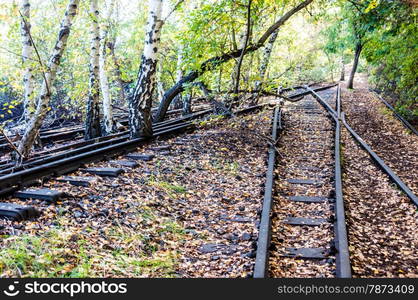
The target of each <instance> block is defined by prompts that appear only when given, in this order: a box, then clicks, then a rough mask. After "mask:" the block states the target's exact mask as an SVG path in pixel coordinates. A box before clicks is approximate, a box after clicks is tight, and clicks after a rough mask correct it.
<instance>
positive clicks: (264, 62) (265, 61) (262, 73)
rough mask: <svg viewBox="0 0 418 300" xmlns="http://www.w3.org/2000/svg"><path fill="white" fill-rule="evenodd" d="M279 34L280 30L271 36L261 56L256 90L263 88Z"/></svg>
mask: <svg viewBox="0 0 418 300" xmlns="http://www.w3.org/2000/svg"><path fill="white" fill-rule="evenodd" d="M278 35H279V30H276V31H275V32H273V34H272V35H271V36H270V38H269V40H268V42H267V45H266V46H265V47H264V51H263V56H262V58H261V62H260V67H259V68H258V74H259V80H257V81H256V82H255V87H254V89H255V90H256V91H258V90H261V86H262V84H263V82H264V78H265V77H266V72H267V68H268V65H269V62H270V57H271V52H272V51H273V47H274V43H275V42H276V40H277V36H278Z"/></svg>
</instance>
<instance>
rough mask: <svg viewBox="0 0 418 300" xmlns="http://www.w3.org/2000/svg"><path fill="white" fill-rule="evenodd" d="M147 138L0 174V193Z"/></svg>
mask: <svg viewBox="0 0 418 300" xmlns="http://www.w3.org/2000/svg"><path fill="white" fill-rule="evenodd" d="M265 105H267V104H260V105H257V106H253V107H249V108H245V109H242V110H239V111H237V112H236V114H237V115H240V114H243V113H246V112H249V111H253V110H257V109H260V108H262V107H264V106H265ZM194 128H195V124H194V123H193V122H192V121H187V122H185V123H184V124H180V125H175V126H170V127H163V128H160V129H158V130H157V131H156V132H155V133H154V136H153V138H155V137H159V136H167V135H171V134H175V133H179V132H183V131H185V130H189V129H194ZM148 140H150V139H145V138H137V139H132V140H125V141H121V142H119V143H115V144H112V145H106V146H104V147H100V148H98V149H94V150H92V151H87V152H81V153H76V154H75V155H72V156H70V157H63V158H61V159H58V160H53V161H45V162H44V163H43V164H42V165H39V166H35V167H32V168H29V169H26V170H21V171H18V172H15V173H12V174H9V175H5V176H2V177H0V195H7V194H10V193H12V192H14V191H16V190H17V189H18V188H19V187H20V186H25V185H29V184H31V183H32V182H33V181H34V180H36V179H39V178H42V177H46V176H58V175H63V174H66V173H69V172H72V171H75V170H77V169H78V168H79V167H80V166H81V165H83V164H86V163H91V162H96V161H100V160H102V159H104V158H110V157H113V156H116V155H120V154H124V153H128V152H130V151H133V150H134V149H136V148H137V146H138V145H140V144H141V143H143V142H146V141H148Z"/></svg>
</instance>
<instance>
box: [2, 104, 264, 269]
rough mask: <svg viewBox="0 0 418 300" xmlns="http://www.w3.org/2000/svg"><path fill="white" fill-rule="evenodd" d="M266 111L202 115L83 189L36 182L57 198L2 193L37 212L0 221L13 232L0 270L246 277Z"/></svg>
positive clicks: (257, 200) (104, 164)
mask: <svg viewBox="0 0 418 300" xmlns="http://www.w3.org/2000/svg"><path fill="white" fill-rule="evenodd" d="M271 113H272V111H271V110H269V109H267V110H265V111H262V112H261V113H259V114H250V115H247V116H244V117H242V118H241V117H240V118H233V119H229V120H220V121H216V120H215V121H209V122H208V121H202V122H201V123H200V125H201V126H202V128H201V129H198V130H196V131H195V132H194V133H193V134H187V135H180V136H177V137H173V138H170V139H166V140H164V141H162V140H156V141H154V142H153V143H152V144H143V145H140V146H139V147H138V148H137V149H136V150H137V151H138V152H141V153H154V154H155V155H156V156H155V158H154V159H153V160H152V161H148V162H139V166H138V167H137V168H133V169H129V168H127V170H126V172H125V173H123V174H121V175H120V176H118V177H116V178H110V177H98V176H93V177H95V179H96V182H95V183H94V184H93V185H91V186H90V187H77V186H72V185H70V184H68V183H62V182H58V181H55V180H51V181H49V182H45V183H44V184H43V187H46V188H58V189H60V190H62V191H65V192H66V193H67V195H68V196H67V197H66V198H63V199H62V201H60V202H59V203H56V204H50V205H48V204H47V203H45V202H42V201H39V200H26V201H22V200H18V199H16V198H10V199H9V200H8V201H12V202H16V203H21V204H25V205H34V206H36V207H38V208H39V209H40V210H42V211H43V214H42V216H41V217H40V218H39V219H38V220H36V221H35V220H32V221H25V222H20V223H16V222H10V221H8V222H4V223H3V224H4V225H5V229H4V230H3V232H2V234H11V235H13V236H11V237H9V238H7V239H3V240H2V241H1V246H2V247H1V249H2V250H0V258H1V260H2V262H3V265H2V269H1V272H2V276H6V277H11V276H41V277H45V276H47V277H48V276H59V277H60V276H75V277H78V276H105V277H107V276H109V277H132V276H141V277H149V276H152V277H157V276H158V277H246V276H249V275H250V274H251V272H252V269H253V264H254V256H255V255H254V253H255V252H254V250H255V244H256V238H257V235H258V233H257V224H258V222H259V213H258V212H259V211H260V209H261V199H262V187H263V177H264V173H265V166H264V161H265V149H266V144H267V143H266V138H268V136H269V130H270V116H271ZM264 137H265V138H264ZM159 146H166V147H167V146H169V147H170V150H169V153H163V152H160V151H157V150H155V149H156V147H159ZM153 149H154V150H153ZM116 159H118V160H119V159H122V157H117V158H116ZM93 166H94V167H108V166H109V163H108V162H105V161H104V162H100V163H94V164H88V165H87V166H86V167H93ZM82 174H83V173H81V172H80V171H76V172H74V173H71V174H69V175H73V176H79V175H82ZM50 253H51V254H50ZM34 255H35V256H34ZM19 272H20V273H19Z"/></svg>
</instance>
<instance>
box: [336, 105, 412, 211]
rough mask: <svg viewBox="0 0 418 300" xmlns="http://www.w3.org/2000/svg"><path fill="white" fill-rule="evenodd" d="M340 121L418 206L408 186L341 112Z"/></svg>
mask: <svg viewBox="0 0 418 300" xmlns="http://www.w3.org/2000/svg"><path fill="white" fill-rule="evenodd" d="M341 119H342V122H343V124H344V126H345V128H347V130H348V131H349V132H350V134H351V135H352V136H353V138H354V139H355V140H356V141H357V142H358V143H359V144H360V146H361V147H362V148H363V149H364V150H366V151H367V153H369V155H370V156H371V157H372V158H373V160H374V161H375V162H376V163H377V164H378V165H379V167H380V168H381V169H382V170H383V171H384V172H385V173H386V174H387V175H388V176H389V177H390V178H391V179H392V181H394V182H395V183H396V185H397V186H398V187H399V188H400V189H401V190H402V191H403V192H404V193H405V194H406V195H407V196H408V198H409V199H411V201H412V203H414V204H415V205H416V206H418V197H417V196H416V195H415V194H414V193H413V192H412V191H411V190H410V189H409V187H408V186H407V185H406V184H405V183H404V182H403V181H402V180H401V179H400V178H399V177H398V175H396V174H395V172H393V170H392V169H391V168H390V167H389V166H388V165H386V163H385V162H384V161H383V159H381V158H380V157H379V156H378V155H377V154H376V153H375V152H374V151H373V150H372V148H371V147H370V146H369V145H368V144H367V143H366V142H365V141H364V140H363V139H362V138H361V137H360V136H359V135H358V134H357V132H355V130H354V129H353V128H351V127H350V125H348V123H347V121H346V119H345V114H344V113H342V114H341Z"/></svg>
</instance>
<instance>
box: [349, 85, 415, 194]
mask: <svg viewBox="0 0 418 300" xmlns="http://www.w3.org/2000/svg"><path fill="white" fill-rule="evenodd" d="M342 105H343V110H344V112H345V113H346V119H347V122H348V123H349V124H350V126H351V127H352V128H353V129H354V130H355V131H356V132H357V133H358V134H359V135H360V136H361V137H362V138H363V139H364V141H365V142H366V143H367V144H368V145H370V147H371V148H372V149H373V150H374V151H375V152H376V153H377V154H378V155H379V157H381V158H382V159H383V160H384V161H385V163H386V164H387V165H388V166H389V167H390V168H391V169H392V170H393V171H394V172H395V173H396V174H397V175H398V176H399V177H400V178H401V179H402V180H403V181H404V182H405V183H406V184H407V185H408V187H409V188H410V189H411V190H412V191H413V192H414V194H415V195H418V180H417V173H418V155H417V153H418V136H417V135H414V134H410V133H408V131H407V130H406V129H405V128H404V126H403V124H402V123H401V122H400V121H399V120H397V119H396V118H394V117H393V116H392V113H391V112H390V111H389V110H388V109H387V108H386V107H385V105H384V104H383V103H382V102H381V101H380V100H379V99H377V97H376V95H374V94H373V93H372V92H370V91H368V90H367V89H364V88H360V89H358V90H354V91H349V90H346V89H343V90H342Z"/></svg>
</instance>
